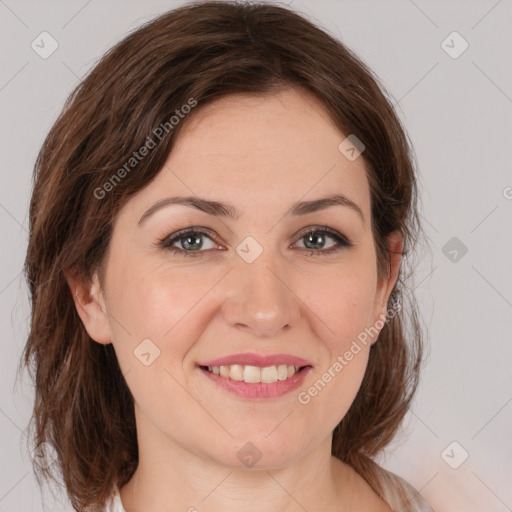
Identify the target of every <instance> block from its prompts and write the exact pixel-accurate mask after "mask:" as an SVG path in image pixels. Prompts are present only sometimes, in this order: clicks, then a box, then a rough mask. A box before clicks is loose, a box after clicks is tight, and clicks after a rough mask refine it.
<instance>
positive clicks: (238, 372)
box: [208, 364, 300, 384]
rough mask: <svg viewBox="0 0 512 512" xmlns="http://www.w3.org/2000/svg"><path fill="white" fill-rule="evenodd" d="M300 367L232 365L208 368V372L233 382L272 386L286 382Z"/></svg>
mask: <svg viewBox="0 0 512 512" xmlns="http://www.w3.org/2000/svg"><path fill="white" fill-rule="evenodd" d="M299 368H300V367H299V366H287V365H285V364H280V365H278V366H265V367H264V368H260V367H259V366H250V365H246V366H244V365H241V364H232V365H226V366H208V371H209V372H212V373H214V374H215V375H220V376H221V377H227V378H230V379H232V380H238V381H242V380H243V381H244V382H248V383H251V384H255V383H257V382H263V383H264V384H271V383H273V382H277V381H278V380H286V379H289V378H290V377H292V376H293V375H295V374H296V373H297V372H298V371H299Z"/></svg>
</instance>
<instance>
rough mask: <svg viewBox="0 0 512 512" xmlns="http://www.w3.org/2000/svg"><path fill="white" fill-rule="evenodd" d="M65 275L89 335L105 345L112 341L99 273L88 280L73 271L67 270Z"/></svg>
mask: <svg viewBox="0 0 512 512" xmlns="http://www.w3.org/2000/svg"><path fill="white" fill-rule="evenodd" d="M65 277H66V281H67V282H68V285H69V288H70V290H71V295H72V296H73V301H74V303H75V307H76V310H77V313H78V315H79V316H80V319H81V320H82V323H83V324H84V327H85V329H86V331H87V333H88V334H89V336H90V337H91V338H92V339H93V340H94V341H97V342H98V343H102V344H104V345H107V344H108V343H111V342H112V339H111V332H110V323H109V318H108V313H107V307H106V303H105V296H104V294H103V292H102V290H101V285H100V281H99V277H98V273H97V272H95V273H94V275H93V277H92V280H91V281H86V280H84V279H83V278H82V277H80V276H78V275H77V274H76V273H73V272H65Z"/></svg>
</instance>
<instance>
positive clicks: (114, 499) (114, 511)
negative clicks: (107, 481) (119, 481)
mask: <svg viewBox="0 0 512 512" xmlns="http://www.w3.org/2000/svg"><path fill="white" fill-rule="evenodd" d="M102 512H125V510H124V508H123V504H122V503H121V495H120V494H119V489H118V487H117V485H115V486H114V488H113V490H112V494H111V496H110V498H109V499H108V501H107V503H106V504H105V508H104V509H103V511H102Z"/></svg>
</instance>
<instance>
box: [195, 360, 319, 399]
mask: <svg viewBox="0 0 512 512" xmlns="http://www.w3.org/2000/svg"><path fill="white" fill-rule="evenodd" d="M199 369H200V370H201V372H202V373H203V374H204V375H205V376H206V377H208V378H209V379H210V380H211V381H212V382H213V383H214V384H216V385H217V386H219V387H221V388H222V389H225V390H226V391H229V392H231V393H233V394H235V395H238V396H240V397H242V398H277V397H279V396H282V395H285V394H287V393H290V392H292V391H293V390H294V389H297V388H298V387H299V386H300V385H301V384H302V382H303V381H304V379H305V377H306V375H307V374H308V373H309V371H310V370H311V369H312V367H311V366H305V367H304V368H302V369H301V370H299V371H298V372H297V373H296V374H294V375H293V376H292V377H289V378H288V379H286V380H278V381H277V382H271V383H268V384H266V383H263V382H255V383H253V384H251V383H248V382H244V381H243V380H241V381H240V380H232V379H230V378H228V377H221V376H220V375H217V374H215V373H212V372H209V371H208V370H205V369H203V368H199Z"/></svg>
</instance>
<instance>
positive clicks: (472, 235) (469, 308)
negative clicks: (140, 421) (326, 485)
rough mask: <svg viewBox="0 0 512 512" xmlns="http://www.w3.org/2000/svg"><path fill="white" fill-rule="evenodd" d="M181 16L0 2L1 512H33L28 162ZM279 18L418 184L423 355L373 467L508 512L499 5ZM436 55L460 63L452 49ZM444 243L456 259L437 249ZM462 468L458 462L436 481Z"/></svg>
mask: <svg viewBox="0 0 512 512" xmlns="http://www.w3.org/2000/svg"><path fill="white" fill-rule="evenodd" d="M181 3H183V2H173V1H163V0H162V1H156V0H151V1H146V2H135V1H120V0H119V1H113V0H110V1H103V2H100V1H99V0H91V1H88V2H87V1H86V0H71V1H70V0H67V1H49V0H46V1H37V2H36V1H21V0H0V46H1V49H2V50H1V54H0V55H1V57H0V113H1V119H2V123H1V127H0V130H1V136H0V147H1V163H2V165H1V177H0V179H1V191H0V228H1V243H2V250H1V255H0V329H1V336H2V348H3V350H2V358H1V360H0V365H1V373H0V379H1V388H0V432H1V437H0V461H1V462H0V464H1V466H0V511H7V510H9V511H15V510H16V511H21V510H26V511H28V510H30V511H40V510H42V505H41V495H40V492H39V490H38V487H37V485H36V482H35V479H34V477H33V475H32V472H31V468H30V460H29V457H30V454H28V453H26V452H25V450H24V449H23V446H24V444H25V443H24V438H25V437H26V430H25V429H26V425H27V423H28V420H29V417H30V413H31V406H32V396H33V395H32V389H31V386H30V384H29V383H28V379H27V378H25V380H24V385H23V386H19V387H18V388H16V389H15V388H14V387H13V386H14V377H15V370H16V365H17V362H18V359H19V357H20V355H21V350H22V348H23V345H24V342H25V338H26V334H27V329H28V319H29V308H28V300H27V289H26V286H25V284H24V281H23V279H22V277H21V274H20V272H21V269H22V265H23V260H24V255H25V250H26V242H27V208H28V203H29V196H30V190H31V173H32V167H33V164H34V161H35V157H36V155H37V151H38V150H39V147H40V145H41V144H42V142H43V140H44V137H45V135H46V133H47V132H48V130H49V129H50V127H51V125H52V123H53V122H54V120H55V119H56V117H57V115H58V113H59V111H60V110H61V108H62V106H63V103H64V100H65V98H66V97H67V95H68V94H69V92H70V91H71V89H72V87H73V86H74V85H75V84H76V83H77V81H78V80H79V79H80V77H81V76H82V75H83V74H84V72H85V71H86V70H88V69H89V68H90V67H91V66H92V65H93V64H94V63H95V61H96V60H97V59H98V58H99V57H100V56H101V55H102V54H103V53H104V52H105V50H106V49H107V48H109V47H110V46H111V45H112V44H113V43H115V42H117V41H118V40H119V39H121V38H122V37H123V36H124V35H125V34H126V33H127V32H128V31H130V30H132V29H134V28H135V27H137V26H138V25H140V24H141V23H142V22H144V21H146V20H148V19H150V18H152V17H153V16H155V15H156V14H158V13H161V12H163V11H165V10H167V9H170V8H172V7H174V6H178V5H180V4H181ZM290 5H291V6H292V7H294V8H296V9H298V10H299V11H301V12H303V13H305V14H307V15H308V16H310V17H311V18H312V19H313V20H316V21H317V22H319V23H320V24H321V25H323V26H324V27H325V28H326V29H327V30H329V31H330V32H331V33H333V34H334V35H337V36H338V37H339V38H340V39H341V40H342V41H343V42H344V43H345V44H347V45H348V46H350V47H351V48H352V49H354V50H355V51H356V53H357V54H358V55H359V56H360V57H361V58H362V59H363V60H364V61H365V62H366V63H367V64H369V66H370V67H371V68H372V69H373V70H374V71H375V72H376V73H377V75H378V76H379V77H380V78H381V80H382V83H383V84H384V86H385V87H386V88H387V90H388V91H389V92H390V93H391V94H392V96H393V97H394V98H395V102H397V103H398V105H397V108H398V111H399V115H400V117H401V118H402V119H403V120H404V122H405V125H406V128H407V130H408V132H409V135H410V137H411V140H412V141H413V144H414V147H415V151H416V156H417V159H418V164H419V168H420V173H421V177H420V185H421V195H422V202H423V219H424V223H425V229H426V231H427V234H428V236H429V238H430V242H431V255H428V254H426V255H425V256H424V257H423V259H422V260H421V264H420V268H419V269H418V275H417V278H416V282H417V288H416V294H417V297H418V299H419V300H420V304H421V312H422V315H423V320H424V322H425V323H426V325H428V327H429V329H430V344H431V350H430V357H429V359H428V361H427V364H426V367H425V370H424V373H423V380H422V385H421V388H420V390H419V393H418V396H417V398H416V400H415V402H414V405H413V408H412V410H411V412H410V413H409V415H408V416H407V420H406V422H405V425H404V432H403V433H402V434H401V435H400V436H399V437H398V438H397V439H396V441H394V442H393V444H392V445H391V446H390V447H389V449H388V450H387V451H386V454H385V456H383V457H382V459H381V461H382V463H383V465H384V466H385V467H387V468H388V469H390V470H392V471H394V472H396V473H397V474H399V475H401V476H403V477H405V478H406V479H407V480H408V481H409V482H411V483H412V484H413V485H414V486H415V487H416V488H417V489H418V490H421V493H422V494H423V495H424V496H425V497H426V498H427V499H428V500H429V501H430V503H431V504H432V505H433V507H434V508H435V509H436V510H437V511H459V510H460V511H465V512H472V511H482V510H486V511H496V512H505V511H507V510H512V485H511V482H512V441H511V435H510V433H511V432H512V429H511V426H512V403H511V402H512V372H511V370H510V363H511V356H512V343H511V336H510V326H511V320H512V273H511V271H510V263H511V258H510V254H511V248H512V243H511V239H510V234H511V220H512V172H511V164H510V159H509V149H510V147H511V142H512V141H511V134H512V115H511V114H512V69H511V65H510V62H511V58H510V57H511V49H512V31H510V26H512V1H511V0H500V1H496V0H489V1H488V0H485V1H483V0H482V1H471V2H469V1H464V2H463V1H458V2H455V1H451V2H434V1H427V0H414V1H412V0H396V1H359V2H355V1H339V2H335V1H334V0H332V1H329V0H315V1H314V2H313V1H299V0H294V1H292V2H291V3H290ZM43 31H47V32H49V33H50V34H51V35H52V37H53V38H55V40H56V41H57V42H58V44H59V47H58V49H57V50H56V51H55V53H53V54H52V55H51V56H50V57H49V58H47V59H42V58H41V57H40V56H39V55H38V54H37V53H36V52H35V51H34V50H33V49H32V48H31V42H32V41H33V40H34V39H36V37H37V36H38V35H39V34H40V33H41V32H43ZM453 31H457V32H458V33H460V35H461V36H462V37H463V38H464V39H465V40H466V41H467V42H468V44H469V48H468V49H467V50H466V51H465V52H464V53H462V55H460V56H459V57H458V58H452V57H451V56H450V55H448V53H446V51H445V49H444V48H443V46H442V42H443V41H444V40H445V39H446V38H447V36H448V35H449V34H451V33H452V32H453ZM452 40H453V42H452ZM445 44H447V45H449V46H451V47H452V48H451V50H450V51H451V52H453V51H456V50H458V49H460V48H461V44H460V41H458V40H456V39H453V37H452V38H451V39H450V38H449V39H448V41H447V43H445ZM452 237H456V238H457V240H456V241H455V242H453V241H452V242H451V243H450V244H453V243H455V245H453V246H452V245H450V244H449V245H448V246H446V244H447V243H448V242H449V240H450V239H452ZM461 243H462V244H464V245H465V246H466V247H467V253H466V254H465V255H463V256H461V255H462V252H461V250H460V248H461ZM443 248H444V249H443ZM454 248H455V249H456V250H457V251H458V252H457V259H456V261H452V260H453V259H454V256H455V253H453V252H452V253H451V254H450V251H453V249H454ZM25 377H26V376H25ZM21 441H23V443H22V442H21ZM454 441H455V442H457V443H458V444H457V445H452V446H450V447H449V445H450V444H451V443H452V442H454ZM447 447H449V448H448V450H445V449H446V448H447ZM465 452H467V453H468V454H469V457H468V459H467V460H466V461H465V462H464V463H463V464H462V465H460V467H458V468H457V469H453V468H452V467H450V465H449V464H448V462H449V463H451V464H452V465H453V466H456V465H457V464H459V463H460V461H461V460H462V458H463V455H464V453H465ZM47 499H48V501H47V510H55V511H57V510H71V507H70V506H69V504H67V502H66V499H65V498H64V497H61V499H60V502H59V500H57V501H55V502H54V501H53V498H52V497H51V496H48V495H47Z"/></svg>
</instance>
